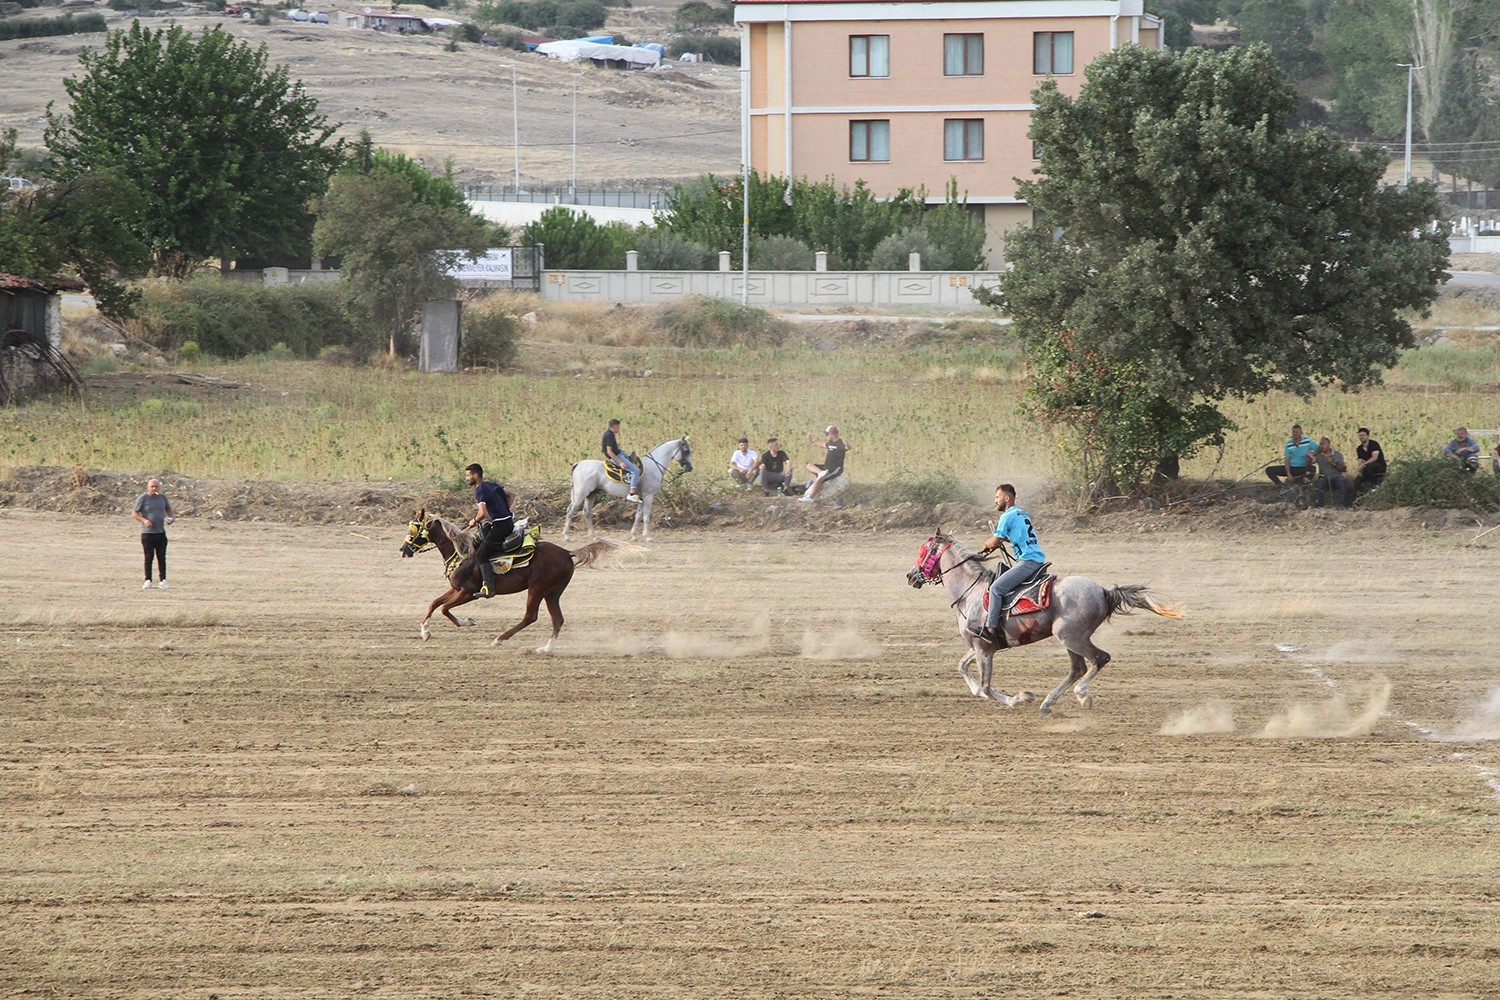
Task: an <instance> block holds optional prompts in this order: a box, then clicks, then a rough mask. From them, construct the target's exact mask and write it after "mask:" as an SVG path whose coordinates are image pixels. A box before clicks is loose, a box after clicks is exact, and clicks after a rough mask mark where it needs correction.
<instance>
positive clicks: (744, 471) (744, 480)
mask: <svg viewBox="0 0 1500 1000" xmlns="http://www.w3.org/2000/svg"><path fill="white" fill-rule="evenodd" d="M759 463H760V455H759V454H758V453H757V452H756V451H755V449H754V448H751V447H750V439H749V438H740V443H739V446H738V447H736V448H735V449H734V451H732V452H730V453H729V475H730V477H731V478H732V479H733V480H734V484H735V485H736V486H743V487H745V489H747V490H748V489H749V488H750V487H752V486H754V485H755V469H756V466H757V465H759Z"/></svg>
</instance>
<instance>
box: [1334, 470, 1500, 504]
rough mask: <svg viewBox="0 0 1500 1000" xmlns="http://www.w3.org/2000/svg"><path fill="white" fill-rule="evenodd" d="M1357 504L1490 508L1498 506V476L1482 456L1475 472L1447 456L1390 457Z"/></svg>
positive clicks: (1499, 498) (1499, 495)
mask: <svg viewBox="0 0 1500 1000" xmlns="http://www.w3.org/2000/svg"><path fill="white" fill-rule="evenodd" d="M1360 506H1362V507H1377V508H1384V507H1454V508H1459V509H1465V510H1493V509H1495V508H1496V507H1500V479H1496V478H1495V477H1494V476H1493V475H1491V474H1490V469H1489V465H1488V463H1487V461H1486V460H1485V459H1484V458H1481V460H1480V466H1479V471H1478V472H1465V471H1464V470H1463V469H1461V468H1460V467H1459V465H1458V463H1457V462H1455V461H1453V460H1452V459H1451V458H1409V459H1404V460H1399V461H1392V462H1391V464H1390V471H1388V472H1387V473H1386V475H1385V481H1384V482H1382V483H1381V484H1380V487H1379V488H1378V489H1376V490H1375V491H1374V492H1373V493H1370V494H1368V495H1366V496H1365V497H1364V498H1363V499H1362V500H1360Z"/></svg>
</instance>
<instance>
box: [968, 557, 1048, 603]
mask: <svg viewBox="0 0 1500 1000" xmlns="http://www.w3.org/2000/svg"><path fill="white" fill-rule="evenodd" d="M1051 565H1052V564H1051V563H1042V567H1041V569H1039V570H1037V571H1036V572H1035V573H1033V574H1032V575H1031V577H1030V578H1029V579H1028V580H1026V582H1025V583H1022V584H1021V585H1020V586H1019V587H1017V588H1016V589H1015V590H1013V591H1011V598H1010V603H1009V604H1007V605H1006V606H1005V613H1006V614H1007V615H1029V614H1035V613H1036V612H1038V611H1045V610H1046V609H1047V608H1050V607H1051V606H1052V584H1053V583H1055V582H1056V581H1057V575H1056V574H1055V573H1048V572H1047V567H1048V566H1051ZM984 610H985V611H986V612H988V611H989V610H990V592H989V591H988V590H986V591H985V592H984Z"/></svg>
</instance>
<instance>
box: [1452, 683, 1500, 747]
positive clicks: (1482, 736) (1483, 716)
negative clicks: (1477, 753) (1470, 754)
mask: <svg viewBox="0 0 1500 1000" xmlns="http://www.w3.org/2000/svg"><path fill="white" fill-rule="evenodd" d="M1452 738H1453V739H1455V740H1500V687H1497V688H1491V689H1490V693H1489V696H1488V697H1487V698H1485V699H1484V701H1482V702H1480V703H1479V704H1478V705H1477V706H1475V708H1474V712H1473V714H1472V715H1470V716H1469V717H1468V718H1466V719H1464V720H1463V721H1462V722H1460V723H1459V724H1458V728H1457V729H1455V730H1454V731H1453V737H1452Z"/></svg>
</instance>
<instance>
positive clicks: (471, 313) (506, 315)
mask: <svg viewBox="0 0 1500 1000" xmlns="http://www.w3.org/2000/svg"><path fill="white" fill-rule="evenodd" d="M518 325H519V324H518V323H517V322H516V317H515V316H514V315H513V314H511V312H510V311H509V310H507V309H506V308H505V303H504V301H503V300H500V299H495V298H488V299H481V300H480V301H478V302H475V303H472V304H470V305H469V306H468V307H466V308H465V309H464V317H463V332H462V334H460V336H459V340H458V363H459V364H461V365H462V366H463V367H465V368H488V367H495V368H504V367H505V366H506V365H508V364H510V363H511V362H513V361H515V359H516V329H517V326H518Z"/></svg>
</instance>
